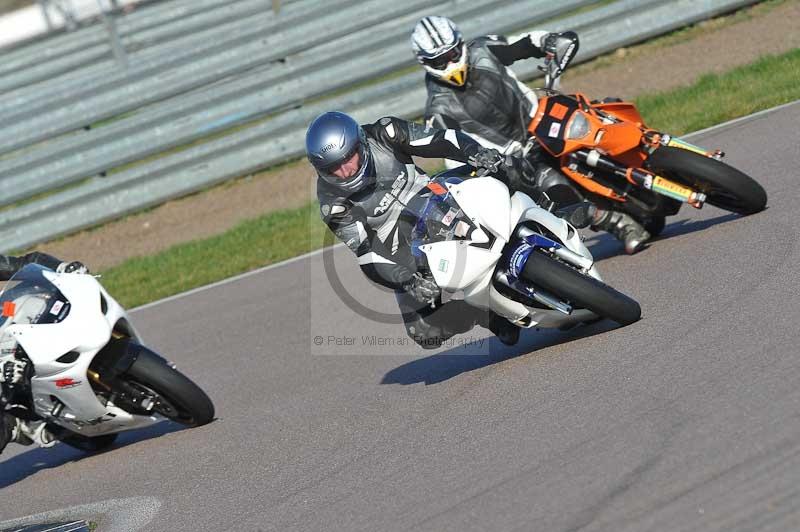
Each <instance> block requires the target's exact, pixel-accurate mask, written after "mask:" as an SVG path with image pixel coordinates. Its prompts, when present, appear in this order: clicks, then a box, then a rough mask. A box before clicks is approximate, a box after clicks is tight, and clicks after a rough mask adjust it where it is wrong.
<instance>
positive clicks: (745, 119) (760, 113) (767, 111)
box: [130, 100, 800, 312]
mask: <svg viewBox="0 0 800 532" xmlns="http://www.w3.org/2000/svg"><path fill="white" fill-rule="evenodd" d="M798 104H800V100H796V101H794V102H789V103H785V104H783V105H779V106H778V107H773V108H771V109H764V110H763V111H758V112H756V113H753V114H750V115H747V116H741V117H739V118H734V119H733V120H728V121H727V122H722V123H721V124H717V125H716V126H711V127H707V128H705V129H701V130H700V131H695V132H694V133H689V134H687V135H683V137H686V138H688V137H695V136H698V135H702V134H704V133H710V132H711V131H715V130H717V129H723V128H726V127H728V126H732V125H736V124H738V123H740V122H749V121H750V120H755V119H757V118H760V117H761V116H764V115H768V114H771V113H775V112H778V111H780V110H782V109H785V108H787V107H791V106H792V105H798ZM343 245H344V244H342V243H339V244H336V245H335V246H334V247H338V246H343ZM323 249H324V248H320V249H318V250H316V251H312V252H310V253H306V254H305V255H300V256H298V257H293V258H291V259H287V260H285V261H282V262H276V263H275V264H270V265H269V266H264V267H263V268H259V269H257V270H252V271H249V272H246V273H242V274H240V275H236V276H234V277H229V278H227V279H223V280H221V281H217V282H215V283H211V284H207V285H204V286H199V287H197V288H193V289H191V290H188V291H186V292H181V293H180V294H175V295H172V296H169V297H165V298H164V299H158V300H156V301H153V302H152V303H146V304H144V305H142V306H140V307H136V308H134V309H132V310H131V311H130V312H136V311H139V310H144V309H148V308H150V307H154V306H156V305H160V304H161V303H167V302H169V301H174V300H175V299H180V298H182V297H186V296H189V295H192V294H196V293H198V292H202V291H204V290H208V289H210V288H216V287H217V286H222V285H225V284H228V283H232V282H235V281H238V280H239V279H244V278H246V277H250V276H251V275H257V274H259V273H262V272H265V271H267V270H271V269H273V268H281V267H283V266H286V265H287V264H292V263H294V262H298V261H301V260H304V259H307V258H310V257H313V256H314V255H319V254H320V253H322V250H323Z"/></svg>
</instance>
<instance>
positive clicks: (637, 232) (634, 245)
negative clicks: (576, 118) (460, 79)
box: [425, 31, 650, 253]
mask: <svg viewBox="0 0 800 532" xmlns="http://www.w3.org/2000/svg"><path fill="white" fill-rule="evenodd" d="M547 35H549V34H548V32H544V31H537V32H532V33H530V34H527V35H524V36H522V38H520V39H519V40H516V41H515V42H513V43H511V44H509V43H508V42H507V41H506V40H505V39H504V38H503V37H498V36H494V35H488V36H484V37H479V38H477V39H474V40H472V41H470V42H469V43H468V44H467V75H466V83H465V84H464V86H462V87H457V86H454V85H451V84H448V83H446V82H443V81H440V80H437V79H436V78H434V77H433V76H431V75H430V74H428V75H426V78H425V84H426V88H427V91H428V99H427V102H426V105H425V117H426V124H428V125H430V126H432V127H438V128H455V129H461V130H463V131H464V132H466V133H467V134H469V135H470V136H472V137H473V138H474V139H475V140H477V141H478V142H480V143H481V144H482V145H484V146H486V147H490V148H495V149H497V150H498V151H500V152H501V153H503V154H506V155H523V152H524V148H525V145H526V143H527V142H528V138H529V133H528V131H527V128H528V124H529V123H530V121H531V119H532V117H533V116H534V115H535V114H536V111H537V109H538V99H537V98H536V94H535V93H534V92H533V91H532V90H531V89H530V88H529V87H528V86H526V85H525V84H523V83H521V82H520V81H519V80H518V79H517V78H516V76H515V75H514V72H513V71H512V70H511V69H510V68H508V67H509V65H511V64H513V63H514V62H515V61H518V60H521V59H526V58H529V57H537V58H541V57H544V55H545V52H544V51H543V50H542V49H541V48H540V47H539V46H536V45H535V44H533V43H535V42H536V43H538V42H541V41H542V40H543V39H544V38H545V37H546V36H547ZM612 100H614V99H612ZM525 155H526V157H525V160H526V162H527V163H530V166H529V168H528V171H527V172H525V174H524V175H523V185H525V188H523V191H524V192H526V193H528V194H529V195H531V196H532V197H533V198H534V199H535V200H537V201H539V202H540V197H539V196H537V194H538V193H539V192H540V191H541V192H545V193H546V194H547V196H548V197H549V199H550V200H552V201H553V202H555V204H556V205H559V206H562V207H563V206H570V205H574V204H576V203H577V202H579V201H585V200H586V198H584V196H583V195H582V194H581V193H580V191H579V190H578V189H577V188H576V187H575V186H573V185H572V183H571V181H570V180H569V179H568V178H567V177H566V176H564V175H563V174H562V173H561V172H560V171H559V170H558V169H556V168H554V167H553V166H551V164H550V163H549V162H548V159H547V157H545V156H544V155H543V154H542V152H541V151H540V147H539V146H538V144H534V145H532V146H531V148H530V152H529V153H527V154H525ZM448 166H450V165H448ZM528 187H529V188H528ZM596 207H597V208H596V209H595V212H594V214H593V219H592V229H593V230H595V231H598V230H603V231H608V232H609V233H611V234H612V235H614V236H615V237H616V238H617V239H619V240H621V241H623V242H624V244H625V249H626V251H627V252H628V253H634V252H636V251H637V250H638V249H641V246H642V245H643V244H644V242H646V241H647V240H648V239H649V238H650V235H649V233H647V231H645V230H644V228H643V227H642V226H641V224H639V223H638V222H636V221H635V220H634V219H633V218H631V217H630V216H629V215H627V214H624V213H622V212H618V211H616V210H615V209H614V206H613V205H610V204H608V203H607V202H603V203H602V204H598V205H597V206H596Z"/></svg>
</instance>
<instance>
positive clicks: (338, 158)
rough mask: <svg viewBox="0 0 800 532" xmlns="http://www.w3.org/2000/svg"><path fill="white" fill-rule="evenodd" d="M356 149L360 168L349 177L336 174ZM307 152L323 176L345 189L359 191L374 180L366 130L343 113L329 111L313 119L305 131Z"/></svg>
mask: <svg viewBox="0 0 800 532" xmlns="http://www.w3.org/2000/svg"><path fill="white" fill-rule="evenodd" d="M356 152H358V154H359V156H360V163H359V167H358V170H357V171H356V172H355V173H354V174H353V175H352V176H350V177H347V178H340V177H336V176H335V175H333V171H334V170H335V169H336V168H337V167H339V166H340V165H341V164H342V163H343V162H345V161H347V160H348V159H350V158H351V157H352V156H353V155H355V153H356ZM306 155H307V156H308V160H309V161H310V162H311V164H312V165H313V166H314V168H315V169H316V170H317V174H319V176H320V177H321V178H322V179H324V180H325V181H327V182H328V183H330V184H331V185H334V186H335V187H338V188H340V189H342V190H343V191H347V192H350V193H353V192H358V191H359V190H361V189H363V188H365V187H366V186H368V185H371V184H372V183H374V182H375V176H374V175H373V174H374V172H373V171H372V167H373V165H372V153H371V152H370V148H369V142H367V138H366V136H365V134H364V129H363V128H362V127H361V126H360V125H358V122H356V121H355V120H354V119H353V118H351V117H350V116H348V115H346V114H344V113H340V112H338V111H329V112H327V113H323V114H321V115H319V116H318V117H317V118H315V119H314V121H313V122H311V125H309V126H308V131H307V132H306Z"/></svg>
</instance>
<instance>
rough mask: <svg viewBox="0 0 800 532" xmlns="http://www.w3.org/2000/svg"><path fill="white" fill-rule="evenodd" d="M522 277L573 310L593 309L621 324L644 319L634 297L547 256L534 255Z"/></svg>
mask: <svg viewBox="0 0 800 532" xmlns="http://www.w3.org/2000/svg"><path fill="white" fill-rule="evenodd" d="M522 276H523V278H524V279H525V280H526V281H529V282H530V283H533V284H534V285H535V286H539V287H541V288H543V289H544V290H546V291H548V292H550V293H551V294H553V295H556V296H558V297H561V298H563V299H564V300H566V301H568V302H569V303H570V304H571V305H572V306H573V307H576V308H585V309H588V310H591V311H592V312H594V313H595V314H597V315H598V316H600V317H603V318H608V319H610V320H612V321H615V322H617V323H619V324H620V325H623V326H624V325H630V324H631V323H634V322H636V321H638V320H639V318H641V316H642V309H641V307H640V306H639V303H637V302H636V301H635V300H633V299H632V298H630V297H628V296H626V295H625V294H623V293H621V292H618V291H617V290H615V289H613V288H611V287H610V286H608V285H607V284H604V283H602V282H600V281H598V280H597V279H595V278H594V277H590V276H589V275H585V274H583V273H581V272H579V271H578V270H576V269H575V268H572V267H571V266H567V265H566V264H564V263H563V262H561V261H559V260H557V259H554V258H552V257H549V256H547V255H545V254H543V253H539V252H536V251H534V252H533V253H531V255H530V257H529V258H528V262H527V263H526V264H525V269H524V270H523V272H522Z"/></svg>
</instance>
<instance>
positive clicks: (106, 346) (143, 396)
mask: <svg viewBox="0 0 800 532" xmlns="http://www.w3.org/2000/svg"><path fill="white" fill-rule="evenodd" d="M0 305H2V316H0V346H2V347H3V353H4V354H8V353H12V352H13V353H15V356H17V357H18V358H20V357H22V358H27V360H29V362H30V364H31V366H32V368H33V370H32V371H31V372H30V387H29V390H28V391H26V392H24V393H18V394H16V395H15V396H14V397H13V399H14V400H13V401H10V403H17V404H19V403H23V406H25V407H27V408H28V409H29V410H32V411H33V413H34V416H33V418H34V419H31V420H26V421H23V426H22V430H23V432H24V433H26V434H28V433H29V432H30V434H28V435H29V437H30V436H36V435H37V431H35V430H33V427H41V426H42V424H43V423H44V424H46V425H47V426H48V430H49V431H52V432H53V434H54V437H55V439H62V440H64V441H66V442H67V443H70V444H76V443H77V445H74V446H77V447H79V448H84V449H85V450H97V445H96V444H97V443H98V442H99V441H100V440H92V439H93V438H97V437H100V436H106V438H105V439H103V441H104V442H106V441H107V442H108V443H109V444H110V442H111V441H113V440H112V439H111V438H109V437H108V436H109V435H113V434H116V433H118V432H122V431H127V430H133V429H137V428H142V427H146V426H149V425H152V424H154V423H158V422H159V421H162V420H165V419H171V420H173V421H176V422H178V423H181V424H184V425H188V426H197V425H203V424H205V423H208V422H210V421H211V420H212V419H213V416H214V408H213V404H212V403H211V401H210V399H209V398H208V396H206V394H205V393H204V392H203V391H202V390H201V389H200V388H199V387H198V386H197V385H196V384H194V383H193V382H192V381H191V380H189V379H188V378H187V377H185V376H184V375H183V374H182V373H180V372H179V371H177V370H176V369H175V367H174V365H172V364H170V363H168V362H167V361H166V360H165V359H163V358H162V357H161V356H159V355H158V354H156V353H154V352H153V351H151V350H150V349H148V348H147V347H145V346H144V345H143V342H142V339H141V337H140V335H139V334H138V333H137V332H136V329H135V328H134V327H133V325H132V324H131V321H130V318H129V316H128V313H127V312H126V310H125V309H124V308H123V307H122V306H121V305H120V304H119V303H118V302H117V301H116V300H115V299H114V298H113V297H112V296H111V295H110V294H109V293H108V292H107V291H106V290H105V288H103V286H102V285H101V284H100V283H99V282H98V280H97V279H96V278H95V277H94V276H92V275H87V274H79V273H56V272H54V271H52V270H49V269H47V268H44V267H42V266H40V265H36V264H29V265H27V266H25V267H24V268H23V269H21V270H20V271H19V272H17V273H16V274H15V275H14V276H13V277H12V278H11V279H10V280H9V281H8V282H7V283H6V285H5V287H4V288H3V291H2V293H0ZM28 392H29V393H28ZM6 400H8V399H6ZM26 402H29V404H24V403H26ZM0 406H4V405H2V403H0ZM12 413H13V408H12ZM26 429H28V430H26ZM31 439H33V440H34V441H36V442H37V443H39V444H40V445H41V444H43V443H49V442H43V441H40V440H41V437H32V438H31ZM92 442H94V445H91V444H90V443H92ZM82 444H90V445H82Z"/></svg>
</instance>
